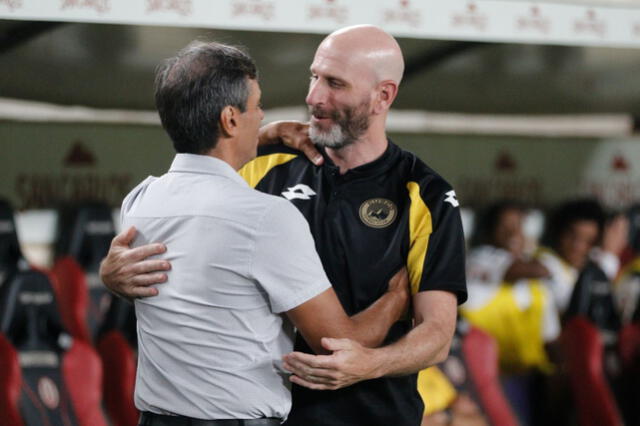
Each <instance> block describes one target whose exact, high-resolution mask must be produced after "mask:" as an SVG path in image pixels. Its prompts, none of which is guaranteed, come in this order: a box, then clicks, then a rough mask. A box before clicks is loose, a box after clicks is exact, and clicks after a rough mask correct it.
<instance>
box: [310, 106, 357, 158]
mask: <svg viewBox="0 0 640 426" xmlns="http://www.w3.org/2000/svg"><path fill="white" fill-rule="evenodd" d="M369 106H370V103H369V102H363V103H361V104H360V105H358V106H355V107H347V108H345V109H343V110H341V111H338V110H334V111H332V112H331V114H330V115H331V119H332V120H333V121H334V124H332V125H331V127H330V128H329V130H321V129H319V128H317V127H316V126H314V125H313V124H312V125H311V126H310V127H309V138H310V139H311V141H312V142H313V143H314V144H316V145H319V146H324V147H327V148H333V149H341V148H344V147H346V146H349V145H351V144H353V143H354V142H355V141H357V140H358V139H359V138H360V137H361V136H362V135H363V134H364V133H365V132H366V131H367V130H368V129H369V124H370V123H369V121H370V120H369V117H370V115H369ZM316 111H318V112H321V111H322V110H321V109H319V108H312V107H309V112H310V113H311V114H314V113H315V112H316Z"/></svg>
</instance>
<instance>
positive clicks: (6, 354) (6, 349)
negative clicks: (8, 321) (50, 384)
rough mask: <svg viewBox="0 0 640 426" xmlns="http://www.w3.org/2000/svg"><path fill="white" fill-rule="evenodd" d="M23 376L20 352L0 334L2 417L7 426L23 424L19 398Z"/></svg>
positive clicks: (0, 400) (0, 412)
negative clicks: (19, 359) (19, 360)
mask: <svg viewBox="0 0 640 426" xmlns="http://www.w3.org/2000/svg"><path fill="white" fill-rule="evenodd" d="M21 385H22V377H21V373H20V363H19V362H18V352H16V350H15V349H14V347H13V346H12V345H11V343H10V342H9V340H7V338H6V337H5V336H4V335H3V334H0V419H2V422H3V424H4V425H6V426H23V424H24V423H23V422H22V418H21V416H20V411H19V410H18V400H19V399H20V387H21Z"/></svg>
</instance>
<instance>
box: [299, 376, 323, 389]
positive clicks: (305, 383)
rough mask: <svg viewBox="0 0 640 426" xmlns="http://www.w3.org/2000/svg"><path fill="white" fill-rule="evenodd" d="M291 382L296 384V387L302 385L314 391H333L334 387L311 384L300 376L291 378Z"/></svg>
mask: <svg viewBox="0 0 640 426" xmlns="http://www.w3.org/2000/svg"><path fill="white" fill-rule="evenodd" d="M289 380H290V381H291V382H292V383H295V384H296V385H300V386H304V387H305V388H309V389H314V390H331V389H333V387H332V386H328V385H326V384H318V383H313V382H309V381H307V380H304V379H302V378H300V377H298V376H289Z"/></svg>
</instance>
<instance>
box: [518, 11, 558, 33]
mask: <svg viewBox="0 0 640 426" xmlns="http://www.w3.org/2000/svg"><path fill="white" fill-rule="evenodd" d="M516 28H517V29H518V30H520V31H534V32H539V33H542V34H547V33H548V32H549V30H550V28H551V21H550V20H549V18H547V17H545V16H542V14H541V13H540V8H539V7H538V6H532V7H531V8H530V9H529V14H528V15H526V16H520V17H519V18H518V19H517V20H516Z"/></svg>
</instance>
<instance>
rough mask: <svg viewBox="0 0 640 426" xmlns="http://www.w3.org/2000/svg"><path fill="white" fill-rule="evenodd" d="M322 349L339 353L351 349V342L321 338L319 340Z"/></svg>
mask: <svg viewBox="0 0 640 426" xmlns="http://www.w3.org/2000/svg"><path fill="white" fill-rule="evenodd" d="M320 344H322V347H323V348H325V349H326V350H328V351H332V352H334V351H339V350H344V349H349V348H350V347H351V340H349V339H334V338H332V337H323V338H322V339H320Z"/></svg>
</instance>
